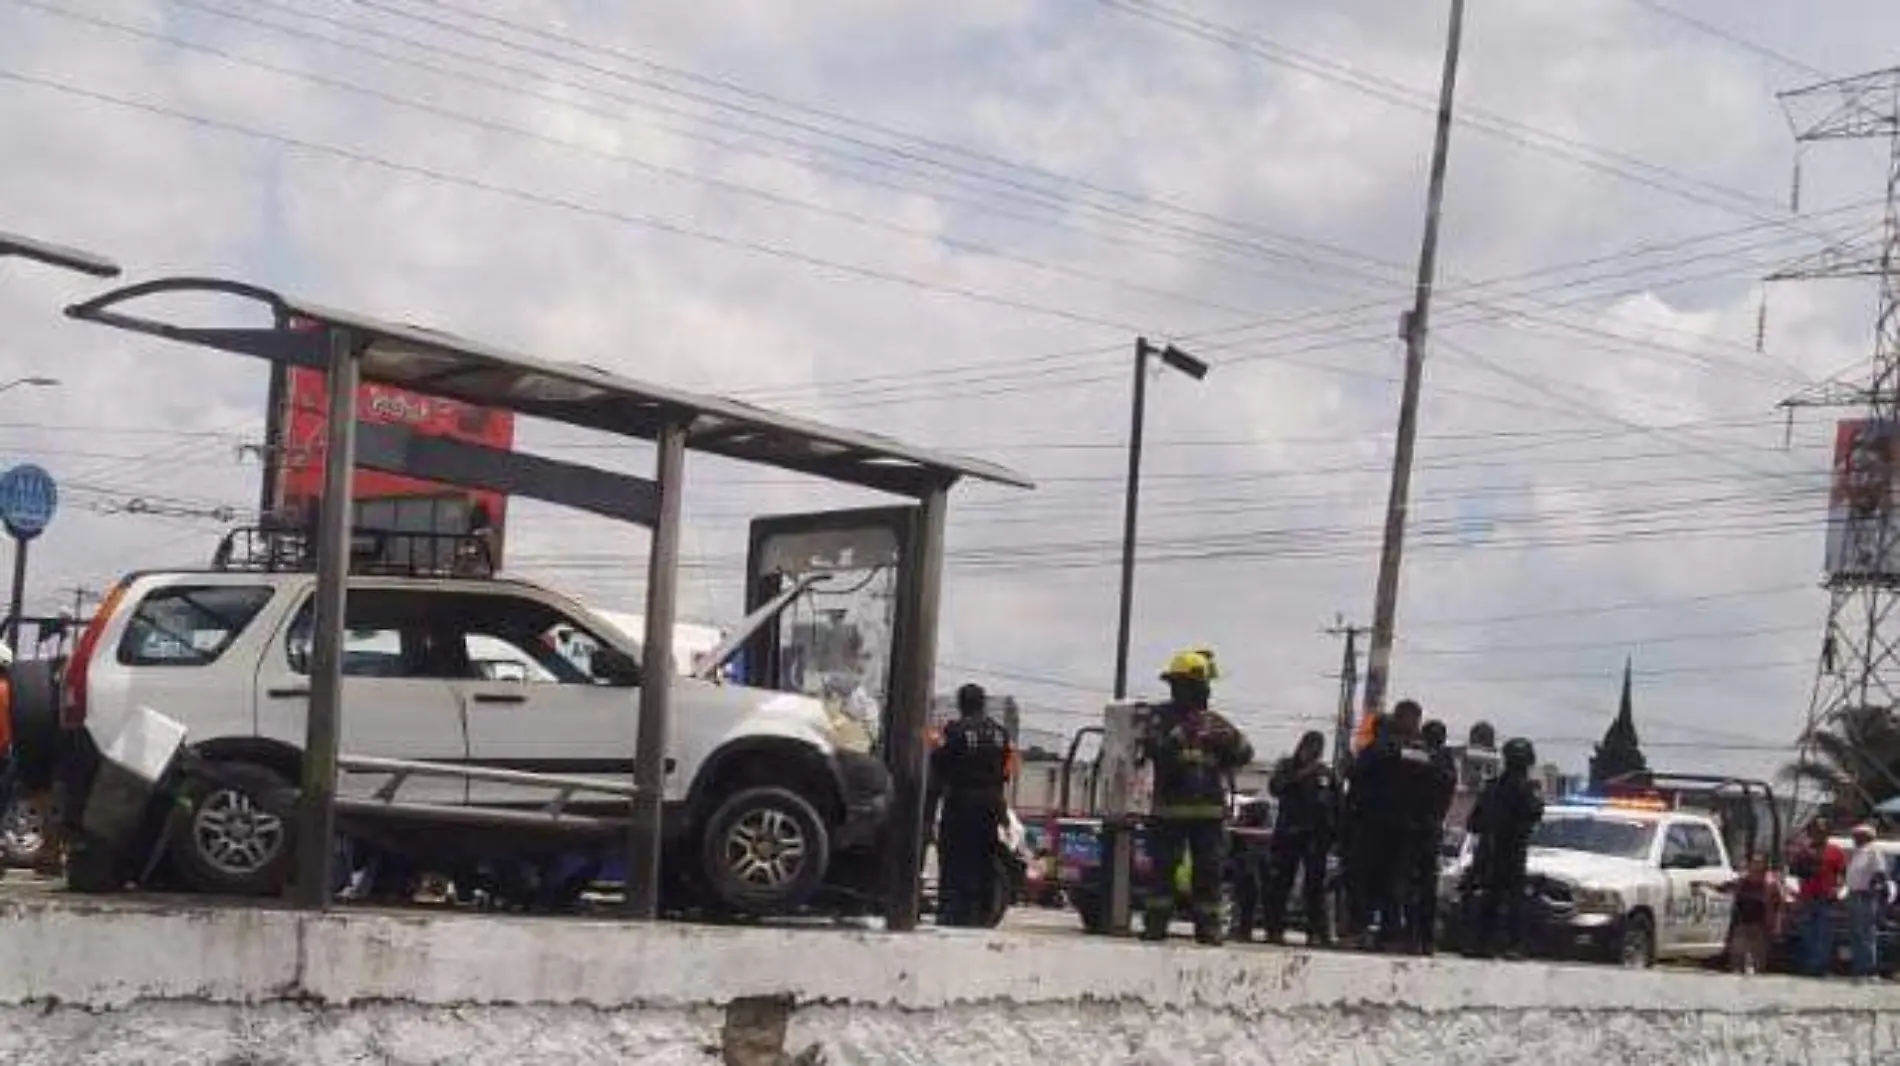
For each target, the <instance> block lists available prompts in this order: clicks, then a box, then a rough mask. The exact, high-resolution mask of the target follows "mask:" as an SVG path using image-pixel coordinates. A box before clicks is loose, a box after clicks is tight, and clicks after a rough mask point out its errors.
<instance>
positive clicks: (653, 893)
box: [627, 423, 688, 919]
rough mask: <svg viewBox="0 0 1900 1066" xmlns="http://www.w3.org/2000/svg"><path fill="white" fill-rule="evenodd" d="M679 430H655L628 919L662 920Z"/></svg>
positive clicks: (682, 442)
mask: <svg viewBox="0 0 1900 1066" xmlns="http://www.w3.org/2000/svg"><path fill="white" fill-rule="evenodd" d="M687 428H688V427H687V425H686V424H684V423H674V424H671V425H668V426H666V427H664V428H662V429H661V430H660V433H659V436H658V438H657V439H656V441H655V443H656V444H657V445H658V449H659V456H658V459H657V461H656V471H655V475H654V480H655V481H656V482H657V483H658V485H659V495H660V507H659V515H658V517H657V519H656V520H655V521H654V523H653V542H652V548H651V551H650V553H649V554H648V557H647V618H646V621H647V631H646V638H645V641H644V642H643V643H642V644H641V652H640V654H641V663H640V722H639V730H638V733H637V734H636V738H635V740H634V748H633V787H634V795H633V803H632V810H631V812H630V813H631V814H632V817H631V818H630V819H629V821H628V825H627V912H628V914H629V916H631V917H634V918H643V919H653V918H657V917H659V913H660V844H661V836H660V830H661V814H662V811H663V808H664V801H665V790H666V743H667V732H668V726H669V724H670V717H671V715H672V706H671V703H672V692H673V614H674V610H675V608H676V606H677V601H678V595H677V593H678V586H679V555H680V494H681V489H682V487H683V482H684V480H685V473H686V431H687Z"/></svg>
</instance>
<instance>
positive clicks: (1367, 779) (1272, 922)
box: [1138, 649, 1543, 954]
mask: <svg viewBox="0 0 1900 1066" xmlns="http://www.w3.org/2000/svg"><path fill="white" fill-rule="evenodd" d="M1217 677H1218V668H1217V666H1216V663H1215V660H1214V656H1213V654H1212V653H1211V652H1209V651H1207V650H1205V649H1197V650H1193V651H1184V652H1182V653H1180V654H1178V655H1176V656H1175V657H1174V658H1173V659H1172V660H1171V661H1170V662H1169V664H1168V666H1167V668H1166V669H1165V670H1163V671H1162V674H1161V679H1162V680H1163V681H1164V682H1165V683H1166V684H1167V685H1168V690H1169V698H1168V700H1167V701H1166V702H1165V703H1162V704H1159V705H1156V706H1155V707H1153V708H1151V710H1150V717H1149V722H1148V727H1147V734H1146V736H1144V737H1143V739H1142V741H1141V744H1140V747H1139V755H1138V758H1139V760H1140V761H1141V762H1144V763H1146V764H1147V765H1149V766H1150V767H1151V768H1152V771H1153V787H1154V798H1153V811H1152V816H1153V820H1152V822H1151V825H1152V827H1153V828H1152V831H1153V837H1152V845H1153V846H1152V848H1151V852H1150V858H1151V860H1152V862H1151V868H1152V870H1153V871H1155V874H1154V875H1155V876H1156V877H1159V878H1172V876H1173V874H1174V871H1175V870H1176V869H1177V867H1178V865H1179V863H1180V862H1181V860H1182V858H1183V856H1184V855H1185V857H1186V858H1187V861H1188V864H1189V868H1190V870H1191V881H1192V883H1191V885H1190V886H1189V891H1188V892H1187V897H1188V901H1189V905H1190V907H1191V908H1192V911H1193V914H1192V917H1193V920H1194V935H1195V939H1197V940H1199V941H1201V942H1202V943H1209V944H1217V943H1220V942H1221V941H1222V939H1223V938H1224V936H1225V935H1226V933H1227V932H1228V930H1226V929H1223V928H1222V927H1221V924H1220V921H1219V902H1220V880H1221V876H1222V870H1223V861H1224V858H1225V856H1224V852H1225V848H1226V818H1227V814H1228V810H1227V802H1226V801H1227V796H1228V781H1229V779H1230V775H1232V774H1233V772H1234V771H1236V770H1238V769H1239V768H1240V767H1242V766H1245V765H1246V764H1247V763H1248V762H1250V761H1251V760H1252V759H1253V755H1254V751H1253V747H1252V745H1251V744H1249V743H1248V741H1247V739H1246V737H1245V736H1244V735H1243V734H1242V733H1241V732H1240V730H1238V729H1237V728H1235V727H1234V725H1233V723H1232V722H1230V721H1228V720H1227V719H1226V718H1224V717H1222V716H1221V715H1220V714H1218V713H1216V712H1215V711H1214V710H1212V709H1211V708H1210V707H1209V699H1210V695H1211V692H1212V685H1213V682H1214V680H1215V679H1216V678H1217ZM1445 742H1446V729H1445V726H1444V724H1443V723H1442V722H1437V721H1426V720H1425V717H1424V710H1423V708H1421V707H1420V706H1419V704H1418V703H1417V702H1415V701H1412V700H1405V701H1402V702H1400V703H1399V704H1398V705H1397V706H1396V707H1395V708H1393V711H1392V713H1391V714H1390V715H1389V716H1381V717H1380V718H1378V719H1377V720H1376V721H1375V723H1374V726H1373V734H1372V737H1371V741H1370V743H1368V744H1366V745H1365V746H1364V747H1363V748H1362V749H1361V750H1360V751H1359V752H1358V753H1357V754H1356V755H1354V756H1353V758H1352V759H1351V760H1350V762H1349V763H1348V764H1347V766H1348V769H1347V771H1346V773H1345V774H1344V775H1343V776H1344V779H1343V780H1340V775H1339V774H1337V772H1336V771H1335V769H1334V767H1333V765H1332V764H1331V763H1329V762H1328V761H1327V760H1326V757H1325V755H1326V752H1325V738H1324V737H1323V736H1321V735H1320V734H1318V733H1308V734H1307V735H1305V736H1304V737H1302V738H1301V739H1300V742H1299V744H1298V746H1297V747H1296V748H1295V749H1294V751H1293V752H1292V754H1290V755H1288V756H1287V757H1286V758H1284V759H1282V760H1280V761H1279V763H1278V764H1277V765H1276V766H1275V768H1274V771H1273V776H1272V778H1271V781H1270V784H1269V786H1268V787H1269V791H1270V792H1271V794H1272V795H1273V797H1274V798H1275V799H1276V800H1277V801H1278V814H1277V818H1276V820H1275V824H1274V826H1273V832H1272V834H1271V836H1270V838H1269V839H1270V845H1269V850H1268V852H1267V854H1265V855H1264V856H1259V855H1256V856H1247V855H1242V856H1239V857H1238V858H1237V861H1239V862H1240V863H1241V864H1242V865H1243V866H1246V867H1248V868H1247V869H1244V870H1242V871H1241V876H1240V877H1238V878H1237V882H1238V884H1237V888H1238V891H1237V893H1236V895H1237V899H1236V901H1235V902H1236V905H1237V906H1236V910H1237V912H1238V913H1237V915H1236V921H1235V923H1234V929H1233V932H1235V933H1237V934H1238V935H1240V936H1241V937H1244V938H1246V939H1252V937H1253V935H1254V932H1255V929H1256V927H1258V928H1261V929H1264V931H1265V932H1266V935H1267V937H1268V939H1269V940H1272V941H1275V942H1281V941H1284V939H1285V935H1286V932H1287V926H1288V924H1289V923H1288V917H1289V914H1288V903H1289V897H1290V896H1291V893H1292V890H1293V886H1294V883H1295V881H1296V880H1297V881H1298V882H1299V883H1300V887H1301V900H1302V903H1303V917H1304V919H1305V924H1306V935H1307V941H1308V943H1310V944H1315V945H1324V944H1330V943H1332V942H1333V936H1334V931H1333V928H1332V923H1331V921H1330V920H1329V915H1330V913H1331V909H1330V908H1328V907H1327V906H1326V896H1327V883H1328V880H1329V877H1328V874H1329V871H1330V869H1331V864H1332V862H1333V860H1334V856H1335V855H1336V856H1337V857H1338V861H1339V863H1340V864H1341V870H1340V873H1341V875H1342V878H1343V884H1344V886H1345V894H1344V895H1345V903H1346V905H1345V907H1344V908H1343V910H1344V913H1343V914H1342V915H1341V916H1340V918H1341V922H1340V924H1341V926H1342V927H1343V928H1342V929H1341V932H1342V933H1343V934H1344V935H1346V936H1348V937H1350V938H1351V939H1352V942H1353V943H1354V944H1355V945H1356V946H1359V947H1362V948H1365V949H1368V950H1379V951H1405V952H1414V953H1421V954H1429V953H1431V952H1432V951H1433V950H1434V949H1435V946H1436V944H1437V940H1438V936H1437V922H1438V873H1439V858H1440V851H1441V848H1442V845H1443V840H1444V831H1445V819H1446V817H1447V815H1448V814H1449V812H1450V810H1451V806H1452V798H1453V795H1454V793H1455V792H1456V790H1457V787H1458V767H1457V764H1456V763H1455V762H1454V760H1453V759H1452V756H1451V753H1450V752H1449V750H1447V748H1446V743H1445ZM1535 762H1536V753H1535V751H1534V750H1533V749H1532V747H1531V745H1530V742H1529V741H1526V740H1521V739H1519V740H1512V741H1510V742H1509V743H1507V744H1505V745H1504V749H1503V764H1504V769H1503V772H1502V773H1501V774H1500V775H1499V777H1498V778H1497V779H1496V780H1494V781H1492V782H1490V783H1489V784H1488V785H1487V786H1486V788H1485V791H1484V792H1483V794H1482V795H1481V796H1480V798H1479V800H1478V803H1477V805H1476V807H1475V808H1474V810H1473V811H1472V814H1471V817H1470V819H1469V823H1468V825H1467V827H1466V828H1467V829H1468V830H1469V831H1470V832H1471V833H1472V834H1473V836H1474V837H1475V838H1476V840H1477V846H1476V852H1475V856H1476V857H1475V860H1474V862H1473V864H1472V867H1471V873H1470V875H1469V881H1468V886H1467V887H1468V891H1467V892H1466V893H1465V899H1466V900H1468V901H1469V902H1470V904H1471V907H1472V913H1471V915H1470V917H1471V919H1472V922H1471V924H1470V927H1471V928H1472V930H1473V931H1474V937H1473V943H1472V945H1471V946H1472V948H1473V950H1474V951H1475V952H1477V953H1481V954H1484V953H1490V952H1492V951H1495V950H1505V951H1516V950H1518V949H1519V947H1520V945H1521V942H1522V937H1523V914H1522V897H1523V891H1522V886H1523V881H1524V864H1525V861H1526V856H1527V847H1528V841H1529V837H1530V832H1531V830H1532V828H1533V827H1535V825H1536V824H1537V821H1538V820H1539V818H1541V817H1542V810H1543V808H1542V803H1541V801H1540V800H1539V799H1538V796H1537V790H1536V787H1535V785H1534V784H1533V783H1532V782H1531V779H1530V772H1531V768H1532V766H1533V765H1534V764H1535ZM1175 896H1176V893H1175V892H1174V891H1172V886H1171V885H1167V884H1157V885H1154V886H1152V887H1151V889H1150V891H1148V892H1146V893H1145V897H1146V901H1147V906H1146V913H1145V914H1144V916H1143V936H1144V937H1146V938H1149V939H1163V938H1165V937H1166V936H1167V930H1168V925H1169V923H1170V921H1171V920H1172V918H1173V913H1172V912H1173V901H1174V899H1175Z"/></svg>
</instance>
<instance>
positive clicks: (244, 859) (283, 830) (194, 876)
mask: <svg viewBox="0 0 1900 1066" xmlns="http://www.w3.org/2000/svg"><path fill="white" fill-rule="evenodd" d="M217 776H218V778H219V780H218V781H217V782H215V783H211V782H206V783H202V784H201V791H200V792H199V794H198V795H197V796H196V797H195V798H194V799H193V801H192V802H191V804H190V805H189V806H188V807H183V808H180V809H179V810H178V811H177V812H176V813H174V814H173V816H172V817H173V823H172V826H171V834H170V836H171V843H170V852H171V857H172V861H173V862H174V863H175V864H176V865H177V867H178V872H179V874H180V875H181V876H182V877H183V878H184V879H185V883H186V884H187V885H189V886H190V887H191V888H193V889H195V890H197V891H199V892H208V893H215V894H218V895H227V896H274V895H276V894H278V893H280V892H282V891H283V889H284V885H285V884H286V883H288V882H289V880H290V870H291V864H292V863H293V862H294V861H295V852H294V849H293V848H292V845H291V834H292V825H291V823H290V820H289V819H287V818H283V817H280V816H278V815H276V814H272V813H271V812H270V810H268V809H266V808H267V807H269V808H273V809H278V810H281V809H282V808H281V806H279V805H278V804H276V803H271V802H268V801H266V802H260V800H263V799H264V798H265V797H274V796H283V795H288V794H289V793H291V791H292V787H291V785H290V783H289V782H288V781H286V780H284V778H283V776H282V775H280V774H278V773H277V772H276V771H275V770H270V769H267V768H265V767H262V766H257V765H255V764H252V763H242V762H226V763H219V764H217Z"/></svg>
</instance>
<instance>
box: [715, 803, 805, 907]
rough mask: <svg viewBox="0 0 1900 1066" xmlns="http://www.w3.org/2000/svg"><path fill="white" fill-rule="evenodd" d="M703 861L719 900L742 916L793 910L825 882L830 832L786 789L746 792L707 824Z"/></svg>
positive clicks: (724, 804) (718, 809)
mask: <svg viewBox="0 0 1900 1066" xmlns="http://www.w3.org/2000/svg"><path fill="white" fill-rule="evenodd" d="M704 832H705V836H704V838H703V855H702V861H703V864H704V868H705V871H706V880H707V882H708V883H709V884H710V885H711V886H712V890H713V894H714V895H715V896H717V897H718V899H719V901H720V902H721V903H723V904H725V905H726V906H727V907H730V908H732V909H733V910H735V911H739V912H741V913H745V914H775V913H783V912H785V911H790V910H796V909H797V908H798V907H800V906H801V905H803V904H804V902H805V901H806V900H807V899H809V898H811V895H812V893H813V892H815V891H817V889H818V886H819V885H820V884H822V883H823V881H824V877H825V870H826V868H827V867H829V866H830V864H831V834H830V833H829V832H827V830H826V829H825V822H824V819H823V818H822V817H820V816H819V814H818V811H817V809H816V808H814V807H813V806H812V805H811V803H810V802H809V801H807V800H806V799H805V798H804V797H803V796H800V795H799V794H798V793H796V792H793V791H792V790H790V789H787V788H777V787H771V786H767V787H760V788H748V789H746V790H744V791H742V792H739V793H737V794H735V795H733V796H732V797H731V798H730V799H727V800H726V801H725V802H724V803H721V804H720V805H719V806H718V807H717V808H716V809H715V810H714V811H713V814H712V817H711V818H709V819H707V820H706V824H705V830H704Z"/></svg>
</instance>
